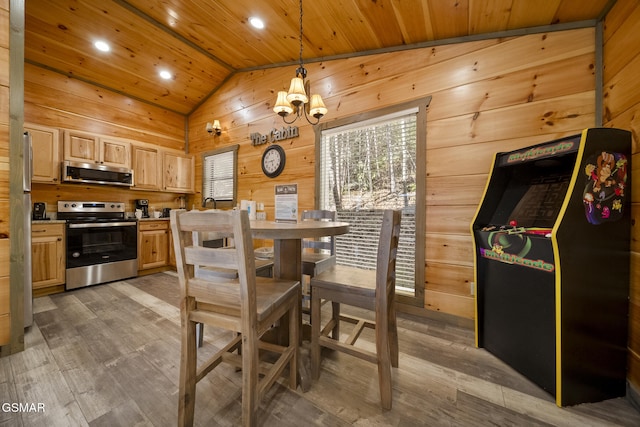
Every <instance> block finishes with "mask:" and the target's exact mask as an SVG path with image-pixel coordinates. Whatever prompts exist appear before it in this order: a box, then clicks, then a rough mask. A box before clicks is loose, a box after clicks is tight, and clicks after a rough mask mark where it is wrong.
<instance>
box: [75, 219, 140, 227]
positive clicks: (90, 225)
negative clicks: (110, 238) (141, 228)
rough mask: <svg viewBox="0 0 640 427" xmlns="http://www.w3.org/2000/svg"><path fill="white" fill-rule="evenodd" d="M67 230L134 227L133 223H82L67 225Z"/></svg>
mask: <svg viewBox="0 0 640 427" xmlns="http://www.w3.org/2000/svg"><path fill="white" fill-rule="evenodd" d="M67 225H68V227H69V228H98V227H126V226H129V225H136V222H135V221H128V222H83V223H74V224H67Z"/></svg>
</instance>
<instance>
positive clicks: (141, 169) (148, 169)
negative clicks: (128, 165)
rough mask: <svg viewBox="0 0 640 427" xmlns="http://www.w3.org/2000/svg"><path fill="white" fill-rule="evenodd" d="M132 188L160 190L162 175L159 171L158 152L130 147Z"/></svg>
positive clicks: (148, 148) (145, 148)
mask: <svg viewBox="0 0 640 427" xmlns="http://www.w3.org/2000/svg"><path fill="white" fill-rule="evenodd" d="M131 154H132V159H133V161H132V163H133V164H132V168H133V182H134V185H133V188H134V189H140V190H160V189H161V183H162V175H161V173H160V172H161V171H160V165H161V159H162V158H161V157H160V152H158V150H156V149H155V148H151V147H143V146H138V145H134V146H133V147H131Z"/></svg>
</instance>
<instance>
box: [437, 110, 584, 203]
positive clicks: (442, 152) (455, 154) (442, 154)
mask: <svg viewBox="0 0 640 427" xmlns="http://www.w3.org/2000/svg"><path fill="white" fill-rule="evenodd" d="M427 126H429V129H430V126H431V123H427ZM578 133H580V130H577V129H576V130H568V131H565V132H559V133H553V134H545V135H538V134H535V135H532V136H527V137H521V138H518V137H513V138H507V139H503V140H495V141H489V142H484V143H481V144H468V145H457V146H452V147H446V148H437V149H430V148H427V177H428V178H427V179H429V178H431V177H446V176H459V175H476V174H488V173H489V172H490V170H489V169H490V168H491V162H492V161H493V158H494V155H495V153H497V152H501V151H513V150H517V149H518V148H522V147H528V146H530V145H534V144H538V143H542V142H545V141H550V140H553V139H557V138H562V137H564V136H570V135H575V134H578ZM430 139H431V136H430V134H429V133H427V147H429V146H430V144H429V141H430ZM454 165H455V166H454ZM480 196H481V195H479V197H480Z"/></svg>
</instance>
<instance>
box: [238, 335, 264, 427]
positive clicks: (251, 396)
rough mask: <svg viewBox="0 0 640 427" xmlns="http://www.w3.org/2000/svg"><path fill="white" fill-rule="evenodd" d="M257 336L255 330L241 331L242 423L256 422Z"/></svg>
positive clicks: (253, 424)
mask: <svg viewBox="0 0 640 427" xmlns="http://www.w3.org/2000/svg"><path fill="white" fill-rule="evenodd" d="M258 379H259V377H258V336H257V333H256V331H243V333H242V425H244V426H255V425H256V424H257V422H258V405H259V404H260V397H259V396H258Z"/></svg>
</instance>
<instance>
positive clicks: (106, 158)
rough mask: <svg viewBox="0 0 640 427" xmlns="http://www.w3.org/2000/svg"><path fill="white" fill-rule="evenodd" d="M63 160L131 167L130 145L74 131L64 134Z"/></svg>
mask: <svg viewBox="0 0 640 427" xmlns="http://www.w3.org/2000/svg"><path fill="white" fill-rule="evenodd" d="M64 159H65V160H71V161H76V162H85V163H86V162H89V163H99V164H103V165H108V166H117V167H124V168H129V167H131V143H130V142H128V141H124V140H119V139H117V138H107V137H99V136H97V135H94V134H91V133H85V132H79V131H75V130H65V132H64Z"/></svg>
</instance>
